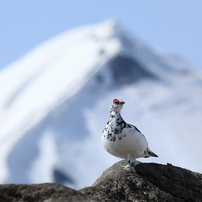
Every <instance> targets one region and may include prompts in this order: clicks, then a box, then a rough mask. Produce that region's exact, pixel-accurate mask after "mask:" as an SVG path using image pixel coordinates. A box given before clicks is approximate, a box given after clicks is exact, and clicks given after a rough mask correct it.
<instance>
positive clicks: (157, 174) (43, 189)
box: [0, 161, 202, 202]
mask: <svg viewBox="0 0 202 202" xmlns="http://www.w3.org/2000/svg"><path fill="white" fill-rule="evenodd" d="M123 165H126V161H120V162H118V163H116V164H114V165H113V166H111V167H110V168H108V169H107V170H106V171H105V172H104V173H103V174H102V175H101V176H100V177H99V178H98V179H97V180H96V182H95V183H94V184H93V185H92V186H90V187H86V188H84V189H81V190H79V191H76V190H73V189H71V188H68V187H65V186H63V185H59V184H55V183H45V184H34V185H20V184H8V185H0V201H1V202H11V201H12V202H36V201H37V202H63V201H68V202H71V201H72V202H75V201H87V202H88V201H89V202H93V201H110V202H111V201H117V202H119V201H135V202H139V201H141V202H142V201H153V202H157V201H164V202H166V201H169V202H171V201H175V202H178V201H179V202H181V201H186V202H192V201H193V202H197V201H198V202H199V201H200V202H201V201H202V174H199V173H195V172H192V171H190V170H186V169H183V168H180V167H176V166H172V165H171V164H168V165H161V164H156V163H139V164H137V165H136V173H133V172H127V171H125V170H123V169H122V166H123Z"/></svg>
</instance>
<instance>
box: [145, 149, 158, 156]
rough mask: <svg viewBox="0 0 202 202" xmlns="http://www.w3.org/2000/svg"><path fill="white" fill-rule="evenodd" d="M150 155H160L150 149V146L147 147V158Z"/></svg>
mask: <svg viewBox="0 0 202 202" xmlns="http://www.w3.org/2000/svg"><path fill="white" fill-rule="evenodd" d="M150 156H153V157H158V156H157V155H156V154H155V153H154V152H152V151H151V150H150V149H149V147H147V155H146V156H145V158H147V157H150Z"/></svg>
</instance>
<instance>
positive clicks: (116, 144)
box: [102, 99, 158, 170]
mask: <svg viewBox="0 0 202 202" xmlns="http://www.w3.org/2000/svg"><path fill="white" fill-rule="evenodd" d="M124 103H125V102H124V101H123V100H121V99H120V100H118V99H114V100H113V103H112V106H111V108H110V119H109V121H108V122H107V125H106V127H105V128H104V130H103V132H102V144H103V146H104V148H105V149H106V151H107V152H109V153H110V154H112V155H114V156H116V157H119V158H122V159H126V160H128V163H129V164H128V165H127V166H125V167H124V168H125V169H126V170H131V169H134V166H135V160H136V159H137V158H140V157H145V158H146V157H150V156H154V157H158V156H157V155H156V154H154V153H153V152H152V151H151V150H150V149H149V147H148V143H147V140H146V138H145V136H144V135H143V134H142V133H141V132H140V131H139V130H138V129H137V128H136V127H135V126H133V125H131V124H128V123H126V122H125V121H124V120H123V118H122V117H121V114H120V111H121V109H122V107H123V104H124Z"/></svg>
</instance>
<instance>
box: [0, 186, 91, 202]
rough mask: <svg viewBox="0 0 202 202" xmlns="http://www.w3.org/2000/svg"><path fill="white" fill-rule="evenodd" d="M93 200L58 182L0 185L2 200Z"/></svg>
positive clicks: (8, 201)
mask: <svg viewBox="0 0 202 202" xmlns="http://www.w3.org/2000/svg"><path fill="white" fill-rule="evenodd" d="M66 201H68V202H75V201H81V202H93V201H95V200H91V199H90V197H88V196H85V195H83V194H81V193H80V192H79V191H76V190H73V189H71V188H69V187H65V186H63V185H60V184H56V183H44V184H32V185H25V184H8V185H0V202H66Z"/></svg>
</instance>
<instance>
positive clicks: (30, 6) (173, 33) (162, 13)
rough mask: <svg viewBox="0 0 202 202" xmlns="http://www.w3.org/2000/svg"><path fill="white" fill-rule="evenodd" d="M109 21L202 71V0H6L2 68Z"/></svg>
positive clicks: (1, 4) (1, 0) (0, 25)
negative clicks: (74, 31) (66, 34)
mask: <svg viewBox="0 0 202 202" xmlns="http://www.w3.org/2000/svg"><path fill="white" fill-rule="evenodd" d="M108 18H115V19H117V20H118V21H119V22H120V23H121V24H122V25H123V26H124V27H125V28H126V29H128V30H129V31H131V32H132V33H134V35H135V36H137V37H138V38H139V39H141V40H142V41H143V42H145V43H147V44H149V45H150V46H154V47H159V48H162V49H165V50H168V51H169V52H171V53H173V54H176V55H178V56H180V57H181V58H183V59H185V60H186V61H188V62H189V63H190V64H193V65H196V66H198V67H199V68H201V69H202V1H201V0H194V1H191V0H167V1H165V0H124V1H123V0H100V1H99V0H84V1H83V0H74V1H72V0H71V1H70V0H57V1H56V0H32V1H31V0H0V68H3V67H5V66H6V65H8V64H10V63H11V62H13V61H15V60H17V59H18V58H19V57H20V56H22V55H24V54H25V53H26V52H27V51H29V50H30V49H32V48H33V47H35V46H37V45H38V44H40V43H42V42H43V41H45V40H47V39H49V38H51V37H53V36H55V35H57V34H59V33H61V32H63V31H66V30H69V29H71V28H74V27H77V26H81V25H86V24H91V23H97V22H101V21H104V20H106V19H108Z"/></svg>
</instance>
